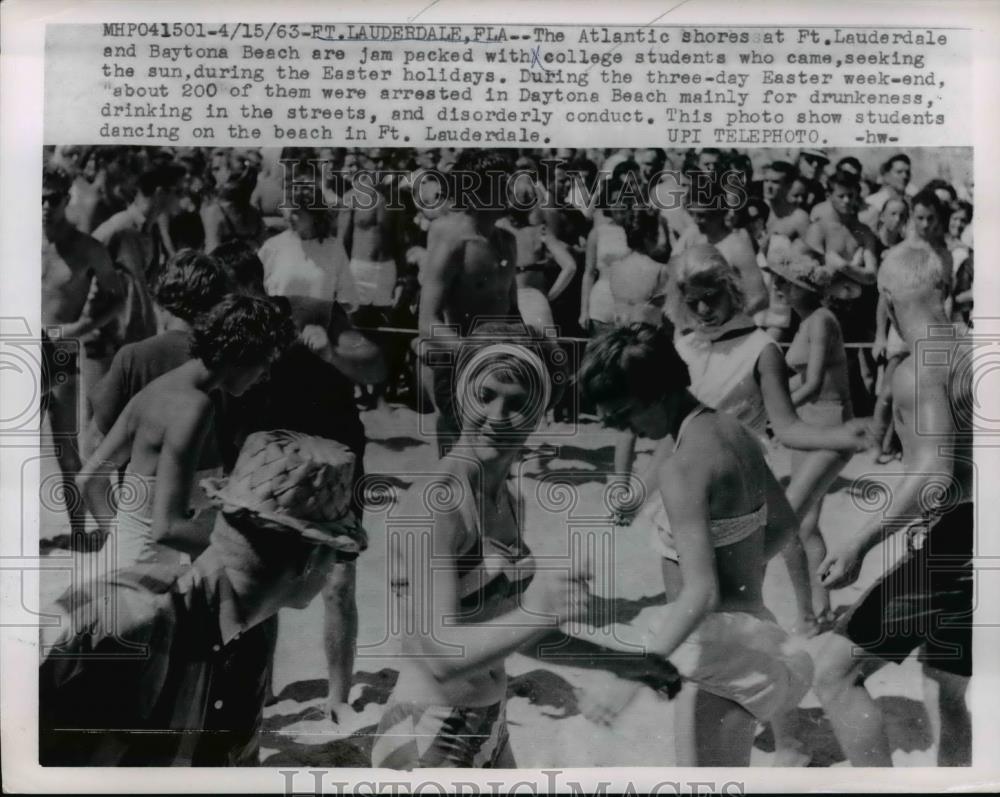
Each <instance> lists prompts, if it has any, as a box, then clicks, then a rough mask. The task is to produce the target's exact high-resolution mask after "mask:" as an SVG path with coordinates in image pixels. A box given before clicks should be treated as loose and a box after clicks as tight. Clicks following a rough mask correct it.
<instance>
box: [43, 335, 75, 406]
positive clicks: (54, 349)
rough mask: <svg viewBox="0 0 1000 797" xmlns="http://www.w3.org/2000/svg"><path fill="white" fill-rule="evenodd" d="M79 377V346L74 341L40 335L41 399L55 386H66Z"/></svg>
mask: <svg viewBox="0 0 1000 797" xmlns="http://www.w3.org/2000/svg"><path fill="white" fill-rule="evenodd" d="M79 375H80V357H79V346H78V345H77V341H75V340H62V339H56V340H52V338H50V337H49V336H48V335H46V334H45V333H44V332H43V333H42V380H41V381H42V399H43V400H44V399H46V398H47V397H48V395H49V393H50V392H51V390H52V388H53V387H55V386H56V385H65V384H68V383H69V382H70V381H71V380H74V379H76V378H77V377H78V376H79Z"/></svg>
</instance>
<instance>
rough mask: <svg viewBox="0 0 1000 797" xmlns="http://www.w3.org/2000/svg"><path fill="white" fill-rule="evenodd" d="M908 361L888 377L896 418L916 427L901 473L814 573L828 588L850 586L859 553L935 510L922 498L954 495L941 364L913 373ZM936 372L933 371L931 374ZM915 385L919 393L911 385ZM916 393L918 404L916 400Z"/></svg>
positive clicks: (951, 434)
mask: <svg viewBox="0 0 1000 797" xmlns="http://www.w3.org/2000/svg"><path fill="white" fill-rule="evenodd" d="M913 359H914V358H912V357H910V358H908V359H907V360H904V361H903V362H902V363H900V365H899V367H898V368H897V369H896V372H895V374H894V376H893V383H892V391H893V401H894V403H895V404H896V406H897V412H899V414H900V416H901V417H902V418H907V419H909V422H910V423H912V424H915V425H916V427H917V428H919V429H920V431H921V433H920V434H915V435H912V436H911V437H912V440H910V441H909V443H908V450H907V452H906V461H907V471H906V475H905V476H904V477H903V480H902V483H901V484H899V485H898V486H897V487H895V488H894V489H893V490H891V491H890V494H891V500H890V504H889V506H888V508H887V509H886V510H885V511H884V512H879V513H878V514H877V515H874V516H873V517H872V519H871V520H869V521H868V522H867V523H866V524H865V525H864V526H863V527H862V528H861V530H860V531H859V532H858V533H856V534H855V535H852V537H850V538H849V539H847V540H843V541H841V542H839V543H838V544H837V545H836V546H832V548H833V549H832V550H831V551H830V552H829V554H828V555H827V557H826V559H825V560H824V562H823V564H822V565H820V570H819V575H820V577H821V578H822V579H823V583H824V585H826V586H828V587H830V588H837V587H841V586H845V585H847V584H850V583H851V582H853V581H854V580H855V579H856V578H857V576H858V572H859V569H860V564H861V561H862V559H863V558H864V556H865V554H866V553H868V551H870V550H871V549H872V548H874V547H875V546H876V545H877V544H878V543H879V542H881V541H882V539H883V538H884V537H886V536H887V535H888V534H891V533H892V532H894V531H898V530H899V529H902V528H905V527H906V526H907V525H909V524H911V523H912V522H914V521H917V520H920V519H921V518H923V517H926V516H927V515H928V513H930V512H932V511H933V510H934V509H936V507H934V506H930V505H928V499H927V497H928V496H938V495H949V494H954V484H953V481H954V468H955V463H954V460H953V459H952V457H951V456H949V455H948V453H947V452H948V451H949V449H951V448H952V446H953V445H954V441H955V433H956V428H955V422H954V418H953V417H952V412H951V402H950V397H949V395H948V390H947V383H948V379H947V377H945V378H941V373H940V372H941V369H942V368H946V366H932V365H926V364H925V365H922V366H921V367H920V368H919V369H917V368H916V367H915V365H914V362H913ZM935 372H937V373H935ZM918 381H919V389H918V386H917V383H918ZM918 395H919V398H920V401H919V402H918V401H916V398H917V396H918Z"/></svg>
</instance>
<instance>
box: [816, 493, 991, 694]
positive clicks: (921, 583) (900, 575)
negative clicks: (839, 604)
mask: <svg viewBox="0 0 1000 797" xmlns="http://www.w3.org/2000/svg"><path fill="white" fill-rule="evenodd" d="M974 522H975V511H974V504H972V503H966V504H959V505H958V506H957V507H955V508H953V509H951V510H950V511H948V512H946V513H944V514H943V515H941V516H940V518H939V519H938V520H937V522H933V521H932V522H931V523H930V524H929V525H930V530H929V531H927V526H928V524H926V523H925V524H921V525H918V526H915V527H913V528H911V529H909V530H907V531H905V532H903V533H904V534H906V535H907V545H908V547H909V550H908V551H907V553H906V554H905V555H904V556H903V558H902V559H901V560H900V561H899V562H898V563H897V564H896V565H895V566H894V567H893V568H892V569H891V570H890V571H889V572H888V573H886V574H885V575H884V576H882V578H880V579H879V580H878V581H876V582H875V583H874V584H873V585H872V586H871V587H870V588H869V589H868V591H867V592H866V593H865V594H864V595H863V596H862V597H861V599H860V600H858V602H857V603H855V604H854V606H852V607H851V608H850V609H849V610H848V611H847V612H846V613H845V614H844V615H843V616H842V617H841V618H840V620H839V621H838V622H837V625H836V627H835V629H834V630H835V632H836V633H838V634H840V635H841V636H843V637H846V638H847V639H849V640H850V641H851V642H853V643H854V644H855V645H856V646H858V647H859V648H861V650H862V651H863V652H864V654H868V655H870V656H874V657H876V658H879V659H883V660H885V661H891V662H895V663H897V664H898V663H899V662H901V661H903V660H904V659H905V658H906V657H907V656H909V655H910V653H912V652H913V651H914V650H915V649H916V648H918V647H922V650H921V655H920V659H921V661H923V662H925V663H926V664H929V665H931V666H933V667H935V668H937V669H939V670H943V671H944V672H949V673H952V674H954V675H963V676H965V677H969V676H970V675H972V598H973V581H972V573H973V568H972V556H973V551H972V548H973V533H974V532H973V524H974ZM862 655H863V654H862Z"/></svg>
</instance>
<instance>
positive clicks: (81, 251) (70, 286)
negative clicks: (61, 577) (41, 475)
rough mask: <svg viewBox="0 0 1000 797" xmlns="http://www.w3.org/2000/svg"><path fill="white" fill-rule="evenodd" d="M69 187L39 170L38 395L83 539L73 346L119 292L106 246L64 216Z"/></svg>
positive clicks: (105, 318) (53, 172) (53, 171)
mask: <svg viewBox="0 0 1000 797" xmlns="http://www.w3.org/2000/svg"><path fill="white" fill-rule="evenodd" d="M71 184H72V178H71V177H70V175H69V174H67V173H66V172H65V171H64V170H63V169H61V168H58V167H56V166H52V165H48V166H46V167H45V169H44V170H43V172H42V251H41V258H42V284H41V291H42V292H41V301H42V305H41V319H42V324H43V325H44V329H43V331H42V343H41V354H42V390H41V392H42V413H43V415H46V416H48V420H49V424H50V427H51V432H52V436H53V438H54V439H55V441H56V442H57V444H58V447H57V454H56V458H57V460H58V462H59V470H60V472H61V479H62V491H61V492H62V494H63V496H64V497H65V502H66V513H67V515H68V516H69V522H70V528H71V531H72V534H73V535H74V542H75V543H78V544H82V543H83V542H84V540H83V538H82V536H80V535H82V534H83V533H84V523H85V521H86V511H85V508H84V507H83V505H82V503H81V502H80V501H78V500H76V499H75V491H74V489H73V484H74V480H75V479H76V476H77V474H78V473H79V472H80V444H79V441H78V438H77V432H78V428H79V418H80V415H81V412H80V406H79V405H80V381H81V378H80V356H79V355H80V344H81V341H82V339H83V338H84V337H85V336H87V335H89V334H91V333H92V332H94V331H95V330H98V329H100V328H101V327H103V326H104V325H105V324H107V323H108V322H109V321H111V320H112V319H113V318H114V317H115V315H116V314H117V313H118V312H119V310H120V309H121V308H122V306H123V297H122V287H121V283H120V281H119V280H118V277H117V275H116V274H115V269H114V266H113V265H112V263H111V258H110V257H109V255H108V250H107V249H105V248H104V246H102V245H101V244H100V243H98V242H97V241H95V240H94V239H93V238H91V237H90V236H89V235H87V234H85V233H82V232H80V231H79V230H78V229H76V227H74V226H73V225H72V224H71V223H70V221H69V219H67V218H66V206H67V204H68V202H69V192H70V186H71ZM92 296H93V297H99V298H100V299H101V301H96V302H95V301H92V300H91V298H92Z"/></svg>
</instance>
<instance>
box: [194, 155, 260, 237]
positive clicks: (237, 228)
mask: <svg viewBox="0 0 1000 797" xmlns="http://www.w3.org/2000/svg"><path fill="white" fill-rule="evenodd" d="M208 183H209V186H210V187H211V188H212V189H213V192H214V196H213V197H212V199H211V200H210V201H208V202H206V203H205V204H203V205H202V206H201V211H200V212H201V222H202V224H203V225H204V227H205V251H206V252H211V251H212V250H213V249H215V248H216V247H217V246H219V244H224V243H227V242H228V241H247V242H248V243H252V244H258V245H259V244H260V243H261V242H263V240H264V236H265V235H266V228H265V226H264V217H263V216H262V215H261V212H260V210H259V209H258V207H257V206H256V205H255V204H254V203H253V202H252V197H253V192H254V188H255V187H256V186H257V169H256V168H254V164H253V163H252V162H251V161H250V159H249V157H248V156H247V153H246V152H244V151H243V150H239V149H222V148H220V149H217V150H215V151H213V152H212V160H211V162H210V163H209V172H208Z"/></svg>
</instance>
